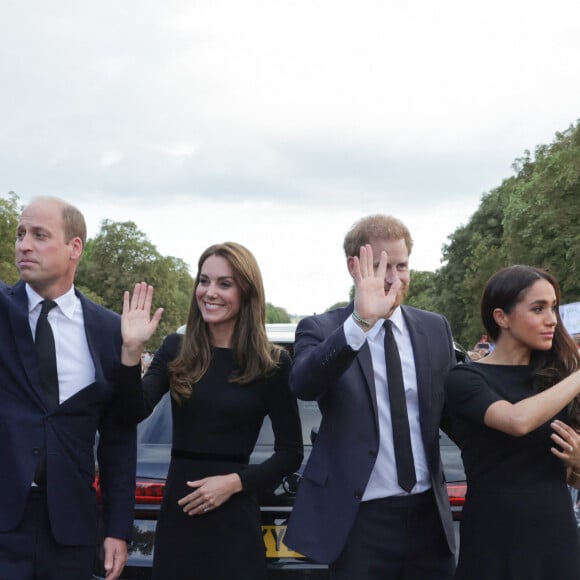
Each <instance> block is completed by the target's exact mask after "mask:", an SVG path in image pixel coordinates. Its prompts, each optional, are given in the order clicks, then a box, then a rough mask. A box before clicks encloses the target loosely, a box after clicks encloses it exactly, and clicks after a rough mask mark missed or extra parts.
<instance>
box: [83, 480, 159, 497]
mask: <svg viewBox="0 0 580 580" xmlns="http://www.w3.org/2000/svg"><path fill="white" fill-rule="evenodd" d="M93 487H94V488H95V491H96V492H97V499H99V500H100V499H101V486H100V483H99V478H98V476H97V477H95V481H94V482H93ZM164 490H165V484H164V483H152V482H148V481H137V482H136V484H135V503H161V501H162V500H163V491H164Z"/></svg>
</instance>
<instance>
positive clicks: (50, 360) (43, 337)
mask: <svg viewBox="0 0 580 580" xmlns="http://www.w3.org/2000/svg"><path fill="white" fill-rule="evenodd" d="M41 304H42V310H41V311H40V316H39V317H38V323H37V324H36V334H35V337H34V345H35V346H36V354H37V357H38V368H39V369H40V379H41V381H42V386H43V387H44V394H45V398H46V402H47V404H48V408H49V409H54V408H55V407H57V406H58V403H59V397H58V372H57V369H56V348H55V346H54V335H53V334H52V328H51V327H50V322H48V313H49V311H50V310H51V309H52V308H54V307H55V306H56V302H53V301H52V300H43V301H42V302H41Z"/></svg>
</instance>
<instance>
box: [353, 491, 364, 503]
mask: <svg viewBox="0 0 580 580" xmlns="http://www.w3.org/2000/svg"><path fill="white" fill-rule="evenodd" d="M354 499H356V500H357V501H360V500H361V499H362V493H361V492H360V491H357V492H356V493H355V494H354Z"/></svg>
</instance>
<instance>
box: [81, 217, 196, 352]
mask: <svg viewBox="0 0 580 580" xmlns="http://www.w3.org/2000/svg"><path fill="white" fill-rule="evenodd" d="M141 281H146V282H147V283H149V284H152V285H153V286H154V287H155V296H154V308H157V307H159V306H162V307H163V308H164V309H165V311H164V314H163V318H162V320H161V323H160V324H159V328H158V330H157V333H156V335H155V337H154V338H153V339H152V342H151V344H148V345H147V348H148V349H150V350H154V349H155V348H156V347H157V346H158V345H159V343H160V342H161V340H162V337H163V336H165V335H167V334H169V333H171V332H175V330H176V329H177V327H179V326H180V325H182V324H183V323H184V321H185V320H186V319H187V313H188V310H189V304H190V301H191V293H192V289H193V279H192V277H191V276H190V274H189V270H188V267H187V264H186V263H185V262H184V261H183V260H181V259H179V258H175V257H172V256H169V257H164V256H162V255H161V254H160V253H159V252H158V251H157V248H156V247H155V245H154V244H153V243H151V241H150V240H149V239H148V238H147V236H146V235H145V234H144V233H143V232H141V231H140V230H139V229H138V228H137V226H136V224H135V223H134V222H131V221H127V222H113V221H111V220H104V221H103V222H102V224H101V229H100V231H99V233H98V234H97V236H96V237H95V238H94V239H92V240H89V241H88V242H87V244H86V247H85V255H84V257H83V261H82V262H81V264H80V265H79V268H78V271H77V284H78V285H82V286H83V287H85V288H88V289H90V291H91V292H93V295H94V294H96V295H97V296H98V297H100V299H101V300H100V301H101V303H102V304H103V305H104V306H105V307H107V308H110V309H111V310H113V311H115V312H121V310H122V306H123V293H124V291H125V290H129V291H132V290H133V287H134V285H135V283H137V282H141Z"/></svg>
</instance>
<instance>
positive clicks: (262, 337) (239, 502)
mask: <svg viewBox="0 0 580 580" xmlns="http://www.w3.org/2000/svg"><path fill="white" fill-rule="evenodd" d="M151 296H152V289H151V288H149V289H147V286H146V285H145V284H141V285H137V286H136V287H135V293H134V294H133V297H132V299H131V301H129V297H128V295H127V294H126V295H125V303H124V309H123V329H124V338H125V343H124V346H123V349H124V353H123V354H124V358H123V362H125V364H127V365H131V364H134V363H135V360H136V356H137V351H139V350H140V349H141V348H142V346H143V344H144V342H146V340H147V339H148V335H150V333H151V332H152V330H153V328H154V327H155V326H156V323H157V321H158V317H159V314H157V313H156V314H155V316H154V318H153V319H152V320H151V321H150V320H149V315H148V312H149V310H150V306H151ZM265 318H266V302H265V297H264V289H263V284H262V278H261V274H260V271H259V268H258V265H257V263H256V260H255V258H254V256H253V255H252V254H251V253H250V252H249V251H248V250H247V249H246V248H244V247H243V246H241V245H239V244H236V243H232V242H227V243H224V244H219V245H214V246H211V247H209V248H208V249H207V250H206V251H205V252H204V253H203V254H202V255H201V257H200V259H199V263H198V272H197V277H196V282H195V290H194V295H193V298H192V301H191V306H190V311H189V316H188V320H187V326H186V330H185V334H184V335H183V336H182V335H180V334H172V335H169V336H168V337H167V338H166V339H165V340H164V342H163V345H162V346H161V348H160V349H159V350H158V351H157V353H156V354H155V357H154V359H153V362H152V363H151V366H150V367H149V370H148V372H147V373H146V374H145V376H144V377H143V380H142V388H141V385H140V383H139V382H137V381H135V376H134V373H132V372H131V371H132V369H129V368H128V369H127V374H128V375H131V377H128V378H127V380H126V381H125V385H126V390H127V392H126V393H124V394H125V395H126V396H125V397H124V401H125V405H124V407H126V408H124V409H123V412H124V413H125V414H126V415H127V416H129V417H130V418H131V419H133V420H141V419H143V418H144V417H146V416H147V415H149V414H150V413H151V412H152V410H153V408H154V407H155V405H156V404H157V402H158V401H159V400H160V398H161V397H162V396H163V394H164V393H166V392H167V391H168V390H169V391H170V393H171V397H172V416H173V444H172V453H171V456H172V457H171V464H170V467H169V473H168V477H167V484H166V487H165V495H164V498H163V504H162V507H161V512H160V515H159V522H158V524H157V531H156V536H155V552H154V561H153V578H154V579H156V580H168V579H170V578H171V580H179V579H183V580H185V579H187V580H221V579H224V580H226V579H227V580H233V579H247V580H259V579H264V578H266V558H265V548H264V542H263V538H262V532H261V528H260V510H259V505H258V502H257V499H256V495H255V492H256V490H257V489H258V488H260V487H272V486H275V485H277V483H278V482H279V481H280V480H281V479H282V477H283V476H284V475H286V474H290V473H292V472H293V471H295V470H296V469H297V468H298V467H299V465H300V463H301V461H302V435H301V428H300V419H299V415H298V409H297V405H296V400H295V399H294V397H292V396H291V394H290V392H289V390H288V375H289V370H290V357H289V356H288V354H287V353H286V351H284V350H282V349H281V348H279V347H277V346H275V345H273V344H271V343H269V342H268V339H267V337H266V330H265ZM266 415H269V417H270V419H271V422H272V428H273V431H274V435H275V452H274V454H273V455H272V456H271V457H270V458H268V459H267V460H266V461H264V462H263V463H261V464H258V465H248V459H249V456H250V454H251V452H252V450H253V448H254V445H255V443H256V439H257V437H258V433H259V431H260V428H261V426H262V422H263V420H264V417H265V416H266Z"/></svg>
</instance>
